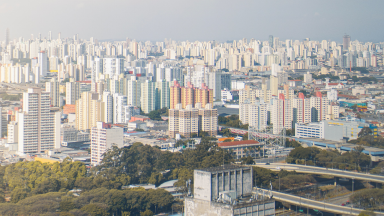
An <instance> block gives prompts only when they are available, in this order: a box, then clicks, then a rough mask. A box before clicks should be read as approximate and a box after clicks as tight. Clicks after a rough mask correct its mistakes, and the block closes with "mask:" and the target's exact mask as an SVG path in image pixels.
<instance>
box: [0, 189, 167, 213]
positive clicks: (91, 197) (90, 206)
mask: <svg viewBox="0 0 384 216" xmlns="http://www.w3.org/2000/svg"><path fill="white" fill-rule="evenodd" d="M172 202H173V197H172V195H171V194H170V193H168V192H167V191H165V190H164V189H156V190H147V191H146V190H144V189H143V188H137V189H126V190H116V189H107V188H104V187H101V188H97V189H93V190H90V191H86V192H83V193H82V194H81V195H80V196H74V194H73V193H71V192H68V193H66V192H49V193H45V194H38V195H34V196H30V197H26V198H24V199H22V200H20V201H18V202H17V203H3V204H0V215H40V214H44V215H92V216H93V215H98V216H99V215H100V216H107V215H143V213H144V212H147V215H152V214H153V213H155V212H159V211H162V210H169V209H170V207H171V204H172ZM57 211H59V212H57Z"/></svg>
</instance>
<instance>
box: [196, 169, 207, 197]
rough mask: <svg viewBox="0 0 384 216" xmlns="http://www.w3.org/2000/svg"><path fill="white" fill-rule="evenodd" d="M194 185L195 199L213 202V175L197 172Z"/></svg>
mask: <svg viewBox="0 0 384 216" xmlns="http://www.w3.org/2000/svg"><path fill="white" fill-rule="evenodd" d="M193 184H194V186H193V189H194V196H195V198H197V199H202V200H206V201H211V173H208V172H203V171H199V170H195V171H194V183H193Z"/></svg>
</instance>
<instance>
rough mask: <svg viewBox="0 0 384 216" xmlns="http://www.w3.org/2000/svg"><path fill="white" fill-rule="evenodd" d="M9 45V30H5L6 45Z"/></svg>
mask: <svg viewBox="0 0 384 216" xmlns="http://www.w3.org/2000/svg"><path fill="white" fill-rule="evenodd" d="M8 44H9V28H7V29H6V30H5V45H6V46H7V45H8Z"/></svg>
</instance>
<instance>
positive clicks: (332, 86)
mask: <svg viewBox="0 0 384 216" xmlns="http://www.w3.org/2000/svg"><path fill="white" fill-rule="evenodd" d="M325 88H326V89H342V88H344V84H343V83H327V86H326V87H325Z"/></svg>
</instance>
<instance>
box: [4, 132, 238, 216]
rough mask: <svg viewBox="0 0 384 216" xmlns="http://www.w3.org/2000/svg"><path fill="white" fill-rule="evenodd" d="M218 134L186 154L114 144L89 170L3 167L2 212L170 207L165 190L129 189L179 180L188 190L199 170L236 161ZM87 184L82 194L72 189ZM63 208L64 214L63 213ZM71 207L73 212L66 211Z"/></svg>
mask: <svg viewBox="0 0 384 216" xmlns="http://www.w3.org/2000/svg"><path fill="white" fill-rule="evenodd" d="M213 141H214V138H212V137H203V138H202V141H201V143H200V144H199V145H196V148H194V149H185V150H184V151H183V152H182V153H171V152H168V151H161V150H160V149H159V148H156V147H151V146H148V145H143V144H141V143H134V144H133V145H132V146H130V147H129V148H120V149H119V148H116V147H114V148H112V149H111V150H109V151H108V152H107V153H106V154H105V156H104V159H103V161H102V162H101V164H100V165H99V166H97V167H94V168H92V169H91V170H89V171H87V168H86V167H85V165H84V164H83V163H81V162H71V161H70V160H65V161H64V162H62V163H54V164H49V163H41V162H18V163H15V164H11V165H8V166H6V167H1V166H0V188H1V189H0V203H1V202H5V197H6V194H7V195H8V196H10V197H11V202H10V203H3V204H1V205H0V215H12V214H13V215H26V214H28V213H31V212H34V213H36V214H42V213H49V214H47V215H59V213H60V215H152V214H153V213H156V212H157V213H158V212H164V211H169V210H170V207H171V205H172V203H173V196H172V195H171V194H170V193H169V192H167V191H165V190H162V189H156V190H148V191H145V190H143V189H140V188H139V189H124V190H122V189H121V188H122V186H124V185H129V184H139V183H150V184H155V185H157V186H158V185H159V184H161V183H162V182H164V181H167V180H170V179H179V181H178V182H176V184H175V186H177V187H180V190H181V192H183V191H186V188H185V181H186V180H188V179H191V180H193V170H194V169H198V168H207V167H215V166H220V165H222V164H223V160H224V163H226V164H228V163H231V162H233V159H232V156H231V154H230V153H229V152H227V151H225V150H222V149H221V148H218V147H217V146H216V144H215V142H213ZM72 189H81V190H82V193H81V194H80V196H75V194H73V193H72V192H70V190H72ZM57 212H58V213H57ZM64 212H66V213H67V214H64Z"/></svg>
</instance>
